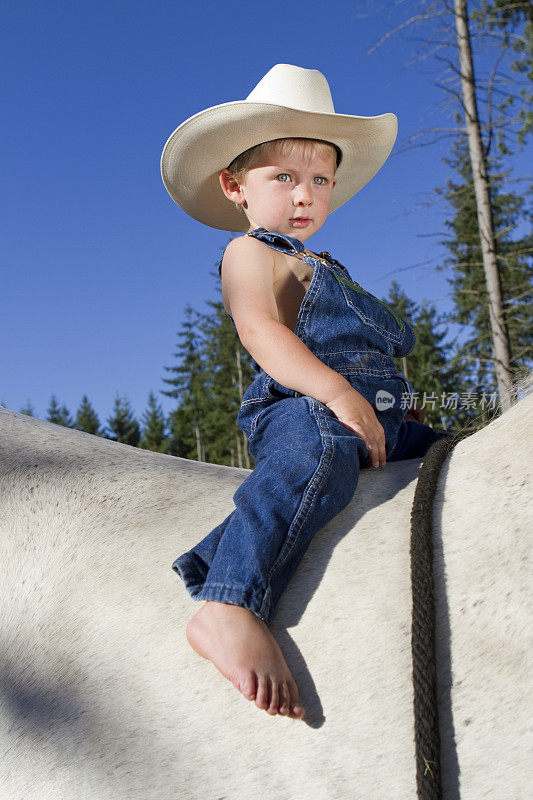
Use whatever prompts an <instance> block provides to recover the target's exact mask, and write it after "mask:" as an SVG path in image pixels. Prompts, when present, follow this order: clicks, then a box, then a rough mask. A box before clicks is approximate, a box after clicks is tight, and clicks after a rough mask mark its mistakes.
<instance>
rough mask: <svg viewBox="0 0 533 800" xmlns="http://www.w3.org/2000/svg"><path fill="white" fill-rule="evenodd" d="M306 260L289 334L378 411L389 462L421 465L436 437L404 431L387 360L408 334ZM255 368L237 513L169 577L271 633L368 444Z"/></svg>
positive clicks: (351, 485)
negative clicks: (306, 281)
mask: <svg viewBox="0 0 533 800" xmlns="http://www.w3.org/2000/svg"><path fill="white" fill-rule="evenodd" d="M248 235H249V236H250V235H251V236H254V237H255V238H256V239H259V240H260V241H262V242H264V243H265V244H266V245H268V246H269V247H272V248H273V249H274V250H279V251H282V252H285V253H292V254H294V253H297V254H301V253H302V252H303V251H304V250H305V248H304V245H303V244H302V243H301V242H300V241H299V240H298V239H293V238H292V237H290V236H284V235H281V234H277V233H269V232H267V231H266V230H265V229H264V228H258V229H257V230H255V231H251V232H250V233H249V234H248ZM300 257H301V256H300ZM302 260H303V261H304V262H305V263H306V264H308V265H309V266H310V267H312V268H313V277H312V279H311V283H310V285H309V288H308V289H307V292H306V294H305V297H304V299H303V301H302V303H301V306H300V311H299V313H298V319H297V323H296V327H295V330H294V332H295V334H296V335H297V336H298V337H299V338H300V339H301V340H302V341H303V342H304V343H305V344H306V345H307V347H308V348H309V349H310V350H311V351H312V352H313V353H314V355H315V356H317V357H318V358H319V359H320V360H321V361H323V362H324V363H325V364H327V365H328V366H329V367H331V368H332V369H334V370H336V371H337V372H339V373H340V374H341V375H343V376H344V377H345V378H346V379H347V380H348V381H349V383H350V384H351V385H352V386H353V387H354V388H355V389H357V391H358V392H360V393H361V394H362V395H363V396H364V397H365V398H366V399H367V400H368V401H369V403H370V404H371V405H372V406H373V408H374V410H375V411H376V415H377V418H378V420H379V422H380V423H381V425H382V426H383V429H384V431H385V441H386V455H387V460H388V461H397V460H400V459H405V458H418V457H420V456H422V455H424V453H425V452H426V450H427V448H428V447H429V446H430V445H431V444H432V443H433V442H434V441H436V440H437V439H438V438H440V436H442V435H443V434H439V433H437V432H436V431H434V430H433V429H432V428H429V427H428V426H426V425H421V424H419V423H417V422H413V421H408V422H403V421H402V418H403V416H404V414H405V407H403V408H402V403H401V400H402V394H405V392H406V391H407V392H409V386H408V384H407V382H406V381H405V379H404V378H403V377H402V376H400V375H399V374H398V372H397V370H396V367H395V364H394V361H393V358H401V357H402V356H406V355H407V354H408V353H410V352H411V350H412V349H413V347H414V343H415V336H414V333H413V329H412V328H411V326H410V325H408V324H407V323H406V322H404V321H403V320H402V319H400V318H399V317H398V316H397V315H396V314H394V313H393V312H392V311H391V310H389V309H388V308H387V307H386V306H385V305H384V304H383V303H381V301H379V300H377V299H376V298H375V297H373V296H372V295H370V294H369V293H368V292H366V291H365V290H364V289H362V288H361V287H360V286H359V285H358V284H356V283H354V282H353V281H352V280H351V278H350V275H349V273H348V271H347V270H346V268H345V267H343V266H342V265H341V264H339V263H338V262H337V261H335V260H334V259H333V258H332V257H331V256H330V255H329V253H322V254H321V257H320V258H318V257H316V258H311V257H307V256H304V257H303V258H302ZM219 271H220V268H219ZM255 367H256V369H257V370H258V375H257V377H256V378H255V380H254V381H253V382H252V384H251V385H250V386H249V387H248V389H247V390H246V392H245V394H244V397H243V400H242V405H241V408H240V411H239V415H238V417H237V422H238V424H239V427H240V428H241V429H242V430H243V431H244V433H245V434H246V436H247V438H248V442H249V448H250V453H251V454H252V456H253V457H254V459H255V469H254V471H253V472H252V473H251V474H250V475H249V476H248V477H247V478H246V480H245V481H244V483H242V484H241V486H240V487H239V488H238V489H237V491H236V492H235V495H234V497H233V499H234V502H235V506H236V508H235V510H234V511H233V512H232V513H231V514H230V515H229V516H228V517H227V518H226V519H225V520H224V522H222V523H221V524H220V525H218V526H217V527H216V528H215V529H214V530H212V531H211V533H210V534H208V535H207V536H206V537H205V539H202V541H201V542H199V544H197V545H196V546H195V547H193V548H192V550H190V551H189V552H187V553H185V554H184V555H182V556H180V557H179V558H177V559H176V561H175V562H174V564H173V565H172V566H173V569H175V570H176V572H177V573H178V574H179V575H180V576H181V578H182V579H183V581H184V582H185V586H186V587H187V589H188V591H189V592H190V594H191V595H192V597H194V598H195V599H197V600H216V601H218V602H222V603H232V604H234V605H239V606H244V607H245V608H247V609H249V610H250V611H252V612H253V613H254V614H256V615H257V616H258V617H260V618H261V619H263V620H265V622H267V623H269V622H270V621H271V620H272V617H273V615H274V611H275V607H276V603H277V601H278V600H279V598H280V596H281V594H282V592H283V590H284V589H285V587H286V585H287V583H288V582H289V580H290V578H291V576H292V575H293V573H294V571H295V570H296V567H297V566H298V564H299V563H300V561H301V559H302V556H303V555H304V553H305V551H306V549H307V547H308V545H309V543H310V541H311V539H312V537H313V536H314V534H315V533H316V532H317V531H319V530H320V529H321V528H323V527H324V525H326V524H327V523H328V522H329V521H330V520H331V519H333V517H335V516H336V515H337V514H338V513H339V512H340V511H342V509H343V508H345V506H346V505H347V504H348V503H349V502H350V500H351V499H352V497H353V494H354V492H355V489H356V486H357V481H358V478H359V468H360V467H369V466H370V465H371V462H370V458H369V455H368V451H367V448H366V445H365V443H364V441H363V440H362V439H361V438H360V437H359V436H358V435H357V434H356V433H354V432H353V431H351V430H348V429H347V428H345V427H344V426H343V425H342V423H341V422H340V421H339V420H338V419H337V418H336V417H335V416H334V415H333V413H332V412H331V411H330V410H329V409H328V408H327V406H325V405H323V404H322V403H320V402H318V400H315V399H314V398H313V397H306V396H302V395H300V394H299V393H298V392H295V391H293V390H292V389H288V388H287V387H285V386H282V385H281V384H279V383H276V381H274V380H273V379H272V378H271V377H270V376H269V375H267V374H266V372H264V370H262V369H261V368H260V367H259V365H257V364H256V365H255Z"/></svg>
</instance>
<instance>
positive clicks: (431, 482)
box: [411, 436, 462, 800]
mask: <svg viewBox="0 0 533 800" xmlns="http://www.w3.org/2000/svg"><path fill="white" fill-rule="evenodd" d="M461 438H462V437H460V436H457V437H451V436H450V437H446V438H443V439H438V440H437V441H436V442H435V443H434V444H432V445H431V447H430V448H429V450H428V451H427V453H426V456H425V458H424V461H423V463H422V466H421V468H420V475H419V477H418V482H417V485H416V490H415V496H414V501H413V508H412V511H411V584H412V592H413V623H412V631H411V652H412V658H413V687H414V714H415V747H416V783H417V790H418V791H417V793H418V798H419V800H442V784H441V768H440V737H439V716H438V701H437V679H436V657H435V593H434V582H433V501H434V499H435V492H436V490H437V483H438V479H439V474H440V470H441V467H442V464H443V462H444V460H445V459H446V457H447V456H448V455H449V453H450V452H451V450H452V449H453V448H454V447H455V445H456V444H457V442H458V441H460V439H461Z"/></svg>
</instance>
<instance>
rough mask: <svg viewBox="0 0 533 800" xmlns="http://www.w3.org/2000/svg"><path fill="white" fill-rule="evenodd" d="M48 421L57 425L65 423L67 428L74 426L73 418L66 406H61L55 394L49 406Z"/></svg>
mask: <svg viewBox="0 0 533 800" xmlns="http://www.w3.org/2000/svg"><path fill="white" fill-rule="evenodd" d="M46 413H47V417H46V419H47V421H48V422H53V423H54V424H55V425H63V426H64V427H65V428H72V418H71V416H70V413H69V411H68V409H67V407H66V406H60V405H59V404H58V402H57V398H56V396H55V395H52V397H51V398H50V405H49V406H48V411H47V412H46Z"/></svg>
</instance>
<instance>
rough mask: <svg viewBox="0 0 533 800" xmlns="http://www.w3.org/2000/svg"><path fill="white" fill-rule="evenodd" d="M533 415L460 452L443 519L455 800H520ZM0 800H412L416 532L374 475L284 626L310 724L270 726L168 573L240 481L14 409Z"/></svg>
mask: <svg viewBox="0 0 533 800" xmlns="http://www.w3.org/2000/svg"><path fill="white" fill-rule="evenodd" d="M532 408H533V396H529V397H527V398H526V399H524V400H522V401H520V402H519V403H518V404H517V405H516V406H514V407H513V408H512V409H511V410H509V411H508V412H507V413H506V414H504V415H503V416H502V417H500V418H499V419H497V420H496V421H495V422H493V423H491V424H490V425H489V426H488V427H487V428H485V429H484V430H482V431H480V432H479V433H477V434H475V435H474V436H472V437H470V438H468V439H466V440H464V441H462V442H461V443H460V444H459V445H457V447H456V448H455V450H454V451H453V452H452V454H451V456H449V457H448V459H447V460H446V462H445V464H444V467H443V470H442V473H441V476H440V480H439V488H438V491H437V498H436V504H435V508H434V522H435V526H436V530H435V570H436V594H437V639H438V683H439V695H440V696H439V705H440V714H441V739H442V771H443V788H444V796H445V798H446V800H458V798H459V797H460V798H462V800H481V798H483V800H507V799H508V800H526V798H527V799H528V800H529V797H531V785H530V784H529V783H528V778H527V770H528V765H529V763H530V759H531V752H530V753H529V757H528V755H527V749H528V746H530V744H531V740H530V739H529V738H528V733H527V729H528V725H529V724H530V721H531V718H532V716H533V714H532V712H533V709H532V707H531V702H530V700H529V699H528V698H529V697H530V696H531V683H530V680H529V678H528V675H527V671H526V652H527V648H528V641H527V636H528V628H527V602H528V585H527V584H528V578H529V575H528V571H527V562H526V559H527V555H528V541H527V539H528V535H529V531H530V530H532V529H533V520H532V518H531V478H532V459H531V452H532V449H533V448H532V440H531V426H532V413H531V412H532ZM0 441H1V448H2V451H3V452H2V456H1V457H0V470H1V475H2V477H1V488H0V495H1V496H0V528H1V529H0V570H1V576H0V601H1V608H2V612H1V621H0V680H1V686H0V754H1V755H0V758H1V766H0V800H72V798H81V800H110V798H113V800H178V798H179V800H222V799H224V800H249V799H251V798H253V799H254V800H299V799H300V798H304V799H305V800H308V798H313V799H316V800H322V799H323V800H411V799H412V800H415V798H416V775H415V750H414V733H413V732H414V720H413V698H412V683H411V651H410V637H411V585H410V564H409V539H410V512H411V505H412V499H413V493H414V487H415V483H416V479H417V475H418V470H419V465H420V461H418V460H416V461H406V462H399V463H392V464H389V465H387V466H386V467H385V468H384V469H381V470H379V471H372V470H367V471H363V472H362V474H361V478H360V484H359V487H358V490H357V492H356V495H355V497H354V499H353V501H352V502H351V504H350V505H349V506H348V507H347V508H346V509H345V510H344V511H343V512H342V513H341V514H339V515H338V516H337V517H336V518H335V519H334V520H333V521H332V522H331V523H330V524H329V525H327V526H326V527H325V528H324V529H323V530H322V531H321V532H320V533H319V534H317V536H316V537H315V539H314V540H313V543H312V545H311V547H310V549H309V551H308V553H307V554H306V556H305V558H304V560H303V562H302V564H301V566H300V567H299V569H298V570H297V573H296V575H295V577H294V579H293V580H292V582H291V583H290V585H289V587H288V589H287V591H286V592H285V594H284V596H283V598H282V600H281V602H280V604H279V606H278V612H277V616H276V618H275V621H274V624H273V626H272V630H273V632H274V635H275V636H276V638H277V640H278V641H279V643H280V645H281V647H282V650H283V652H284V654H285V656H286V658H287V662H288V664H289V667H290V668H291V670H292V672H293V675H294V677H295V679H296V681H297V683H298V685H299V688H300V692H301V695H302V699H303V701H304V704H305V706H306V708H307V709H308V713H307V719H306V721H303V722H301V721H296V720H289V719H287V718H282V717H279V716H278V717H270V716H269V715H267V714H266V713H265V712H263V711H260V710H258V709H257V708H256V707H255V706H254V705H253V703H249V702H247V701H246V700H244V698H243V697H242V696H241V695H240V694H239V693H238V692H237V690H236V689H234V688H233V686H231V684H230V683H229V682H228V681H226V680H225V678H223V677H222V676H221V675H220V674H219V673H218V672H217V670H216V669H215V668H214V667H213V665H212V664H210V663H209V662H207V661H204V660H202V659H201V658H199V656H197V654H196V653H194V652H193V651H192V649H191V648H190V647H189V645H188V644H187V642H186V639H185V634H184V630H185V624H186V622H187V621H188V619H189V618H190V617H191V616H192V614H193V613H194V612H195V611H196V610H197V608H198V607H199V606H198V605H197V604H196V603H195V602H194V601H193V600H191V599H190V598H189V596H188V594H187V593H186V591H185V589H184V587H183V585H182V584H181V582H180V580H179V578H178V577H177V576H176V575H175V573H174V572H172V570H171V563H172V561H173V560H174V559H175V557H176V556H177V555H178V554H180V553H181V552H183V551H185V550H187V549H188V548H190V547H191V546H192V545H193V544H194V543H195V542H196V541H197V540H199V539H200V538H201V537H203V536H204V535H205V534H206V533H207V532H208V531H209V530H211V529H212V528H213V527H214V526H215V525H216V524H218V523H219V522H220V521H221V520H222V519H223V518H224V517H225V516H226V515H227V514H228V513H229V512H230V511H231V509H232V508H233V503H232V495H233V492H234V491H235V490H236V489H237V487H238V486H239V484H240V483H241V481H242V480H243V479H244V478H245V477H246V475H247V471H246V470H240V469H232V468H229V467H221V466H215V465H210V464H199V463H197V462H193V461H187V460H184V459H179V458H172V457H170V456H164V455H158V454H155V453H151V452H148V451H143V450H139V449H135V448H131V447H127V446H126V445H121V444H117V443H115V442H111V441H107V440H105V439H99V438H97V437H94V436H90V435H88V434H84V433H80V432H77V431H74V430H71V429H67V428H63V427H59V426H56V425H52V424H50V423H46V422H42V421H39V420H36V419H32V418H29V417H26V416H23V415H19V414H15V413H12V412H9V411H6V410H5V409H0Z"/></svg>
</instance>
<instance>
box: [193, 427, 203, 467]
mask: <svg viewBox="0 0 533 800" xmlns="http://www.w3.org/2000/svg"><path fill="white" fill-rule="evenodd" d="M194 432H195V434H196V460H197V461H201V460H202V440H201V439H200V428H199V427H198V423H196V425H195V426H194Z"/></svg>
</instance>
